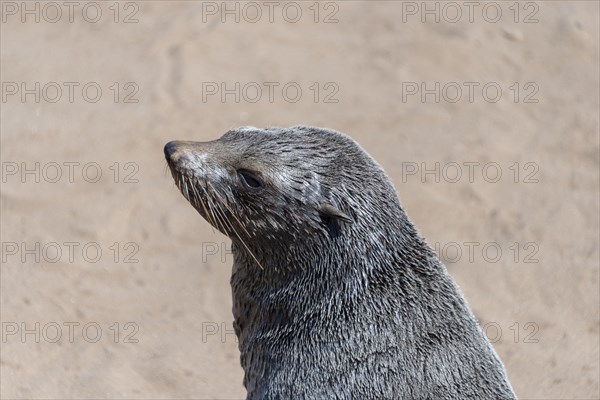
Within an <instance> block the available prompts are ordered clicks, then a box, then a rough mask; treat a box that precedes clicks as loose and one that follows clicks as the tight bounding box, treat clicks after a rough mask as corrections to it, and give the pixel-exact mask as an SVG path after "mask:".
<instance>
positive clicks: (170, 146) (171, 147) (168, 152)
mask: <svg viewBox="0 0 600 400" xmlns="http://www.w3.org/2000/svg"><path fill="white" fill-rule="evenodd" d="M176 150H177V142H176V141H174V140H173V141H171V142H169V143H167V144H166V145H165V148H164V151H165V157H166V158H167V160H171V157H172V156H173V154H174V153H175V151H176Z"/></svg>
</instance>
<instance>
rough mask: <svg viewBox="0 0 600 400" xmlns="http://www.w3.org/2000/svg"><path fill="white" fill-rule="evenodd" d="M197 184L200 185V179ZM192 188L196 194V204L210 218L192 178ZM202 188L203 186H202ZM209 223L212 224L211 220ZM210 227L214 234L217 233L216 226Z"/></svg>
mask: <svg viewBox="0 0 600 400" xmlns="http://www.w3.org/2000/svg"><path fill="white" fill-rule="evenodd" d="M196 183H198V184H200V181H199V180H198V179H196ZM190 186H191V187H192V191H193V192H194V198H195V199H196V204H199V205H200V206H201V207H202V210H204V213H205V214H206V216H207V217H208V210H207V209H206V206H205V205H204V201H202V196H201V195H200V193H198V190H197V189H196V185H194V184H193V182H192V181H191V178H190ZM200 186H202V185H200ZM208 222H210V220H209V221H208ZM210 227H211V229H212V231H213V233H215V228H214V226H213V225H212V224H210Z"/></svg>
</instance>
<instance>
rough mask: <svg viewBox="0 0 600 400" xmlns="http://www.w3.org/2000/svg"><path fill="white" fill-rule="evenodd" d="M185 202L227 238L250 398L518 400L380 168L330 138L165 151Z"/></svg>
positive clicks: (266, 138)
mask: <svg viewBox="0 0 600 400" xmlns="http://www.w3.org/2000/svg"><path fill="white" fill-rule="evenodd" d="M164 152H165V156H166V159H167V163H168V165H169V167H170V170H171V172H172V175H173V178H174V179H175V183H176V185H177V186H178V187H179V189H180V190H181V192H182V193H183V195H184V196H185V198H186V199H187V200H188V201H189V202H190V203H191V204H192V206H193V207H194V208H195V209H196V210H197V211H198V212H199V213H200V215H202V216H203V217H204V218H205V219H206V220H207V221H208V222H209V223H210V224H212V225H213V226H214V227H215V228H217V229H218V230H219V231H221V232H222V233H224V234H225V235H227V236H229V237H230V238H231V240H232V251H233V254H234V264H233V270H232V276H231V287H232V293H233V315H234V319H235V321H234V329H235V332H236V334H237V336H238V339H239V349H240V352H241V364H242V367H243V368H244V371H245V377H244V386H245V387H246V389H247V392H248V399H330V398H331V399H333V398H335V399H436V400H439V399H478V400H481V399H493V400H499V399H515V398H516V396H515V394H514V392H513V390H512V388H511V385H510V383H509V382H508V379H507V376H506V372H505V369H504V366H503V364H502V362H501V361H500V359H499V358H498V356H497V354H496V353H495V351H494V349H493V348H492V346H491V344H490V343H489V342H488V340H487V339H486V337H485V336H484V335H483V333H482V331H481V329H480V328H479V326H478V323H477V321H476V319H475V317H474V316H473V313H472V312H471V310H470V309H469V307H468V305H467V303H466V301H465V300H464V298H463V296H462V294H461V292H460V290H459V288H458V287H457V286H456V284H455V283H454V282H453V280H452V279H451V277H450V275H449V274H448V272H447V271H446V268H445V266H444V265H443V264H442V263H441V262H440V260H439V259H438V258H437V256H436V255H435V253H434V252H433V250H432V249H431V248H430V247H429V246H428V245H427V243H426V242H425V241H424V239H422V238H421V237H420V236H419V234H418V233H417V230H416V228H415V227H414V226H413V224H412V223H411V222H410V221H409V219H408V217H407V216H406V214H405V212H404V210H403V209H402V207H401V206H400V202H399V200H398V197H397V195H396V192H395V190H394V187H393V186H392V183H391V181H390V179H389V178H388V176H387V175H386V174H385V172H384V171H383V169H382V168H381V167H380V166H379V165H378V164H377V163H376V162H375V161H374V160H373V159H372V158H371V157H370V156H369V155H368V154H367V153H366V152H365V151H364V150H363V149H362V148H361V147H360V146H359V145H358V144H357V143H356V142H355V141H354V140H352V139H351V138H349V137H348V136H345V135H343V134H341V133H339V132H335V131H332V130H329V129H322V128H315V127H307V126H295V127H291V128H266V129H257V128H252V127H244V128H239V129H236V130H231V131H228V132H227V133H225V134H224V135H223V136H222V137H221V138H220V139H218V140H214V141H211V142H181V141H174V142H169V143H168V144H167V145H166V146H165V148H164Z"/></svg>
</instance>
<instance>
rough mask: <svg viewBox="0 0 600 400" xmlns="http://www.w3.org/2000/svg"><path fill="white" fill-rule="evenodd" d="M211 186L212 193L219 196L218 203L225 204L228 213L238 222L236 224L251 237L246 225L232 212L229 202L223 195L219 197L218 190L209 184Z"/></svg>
mask: <svg viewBox="0 0 600 400" xmlns="http://www.w3.org/2000/svg"><path fill="white" fill-rule="evenodd" d="M211 188H212V190H213V193H214V194H215V195H216V196H217V197H218V198H219V200H220V203H221V204H222V205H223V206H225V208H227V210H228V211H229V213H230V214H231V216H232V217H233V218H234V219H235V220H236V221H237V223H238V224H239V225H238V226H239V227H240V228H242V230H243V231H244V232H245V233H246V235H248V237H249V238H251V237H252V235H251V234H250V232H248V230H247V229H246V227H245V226H244V224H242V221H240V220H239V219H238V217H237V216H236V215H235V213H234V212H233V210H232V209H231V207H229V204H228V203H227V200H225V199H224V198H223V197H221V196H220V195H219V192H218V191H217V190H216V189H215V187H214V186H212V185H211Z"/></svg>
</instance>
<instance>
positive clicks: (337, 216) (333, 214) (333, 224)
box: [319, 202, 354, 237]
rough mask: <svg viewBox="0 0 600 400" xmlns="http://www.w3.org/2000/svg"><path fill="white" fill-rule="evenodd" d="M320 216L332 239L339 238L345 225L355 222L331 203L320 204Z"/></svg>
mask: <svg viewBox="0 0 600 400" xmlns="http://www.w3.org/2000/svg"><path fill="white" fill-rule="evenodd" d="M319 214H320V215H321V220H322V221H323V223H324V224H325V226H326V227H327V229H328V230H329V234H330V235H331V237H337V236H339V235H340V234H341V233H342V229H343V227H344V225H345V224H349V223H352V222H354V221H353V220H352V218H350V217H349V216H348V214H345V213H344V212H342V211H341V210H340V209H339V208H337V207H335V206H334V205H333V204H331V203H325V202H323V203H321V204H319Z"/></svg>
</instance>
